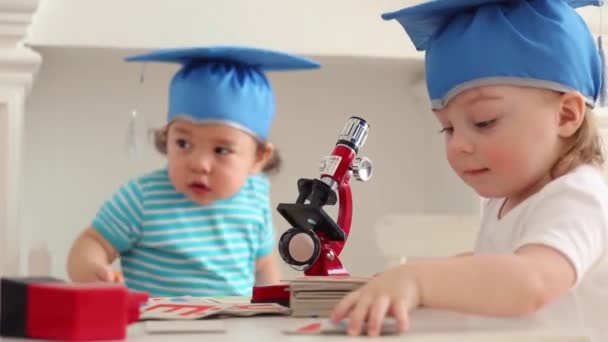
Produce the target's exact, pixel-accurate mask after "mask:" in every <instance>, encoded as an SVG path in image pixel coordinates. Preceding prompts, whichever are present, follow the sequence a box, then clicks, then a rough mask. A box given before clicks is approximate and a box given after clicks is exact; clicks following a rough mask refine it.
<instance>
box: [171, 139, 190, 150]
mask: <svg viewBox="0 0 608 342" xmlns="http://www.w3.org/2000/svg"><path fill="white" fill-rule="evenodd" d="M175 143H176V145H177V147H179V148H181V149H183V150H186V149H189V148H190V147H192V144H190V142H189V141H188V140H186V139H177V140H176V141H175Z"/></svg>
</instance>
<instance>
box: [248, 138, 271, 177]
mask: <svg viewBox="0 0 608 342" xmlns="http://www.w3.org/2000/svg"><path fill="white" fill-rule="evenodd" d="M273 153H274V145H273V144H271V143H265V144H263V145H261V146H260V147H259V148H258V150H257V152H256V154H255V161H254V162H253V166H252V168H251V173H258V172H260V171H262V170H263V169H264V166H265V165H266V163H267V162H268V160H270V158H271V157H272V154H273Z"/></svg>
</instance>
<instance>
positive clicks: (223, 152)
mask: <svg viewBox="0 0 608 342" xmlns="http://www.w3.org/2000/svg"><path fill="white" fill-rule="evenodd" d="M214 152H215V153H216V154H219V155H226V154H230V153H232V150H230V149H229V148H226V147H216V148H215V150H214Z"/></svg>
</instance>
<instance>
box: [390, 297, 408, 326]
mask: <svg viewBox="0 0 608 342" xmlns="http://www.w3.org/2000/svg"><path fill="white" fill-rule="evenodd" d="M390 312H391V313H392V315H393V316H395V319H396V320H397V324H398V328H399V332H400V333H402V332H405V331H407V329H409V327H410V319H409V313H408V309H407V303H406V301H405V299H399V300H396V301H393V303H392V304H391V310H390Z"/></svg>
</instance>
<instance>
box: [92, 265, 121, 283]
mask: <svg viewBox="0 0 608 342" xmlns="http://www.w3.org/2000/svg"><path fill="white" fill-rule="evenodd" d="M91 271H92V272H91V277H90V278H91V281H93V282H104V283H122V282H123V280H122V276H121V275H120V273H118V272H114V271H113V270H112V268H111V267H110V266H108V265H102V264H93V265H91Z"/></svg>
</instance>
